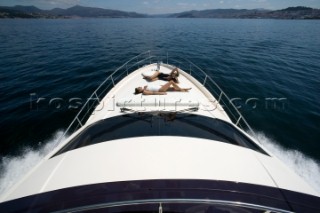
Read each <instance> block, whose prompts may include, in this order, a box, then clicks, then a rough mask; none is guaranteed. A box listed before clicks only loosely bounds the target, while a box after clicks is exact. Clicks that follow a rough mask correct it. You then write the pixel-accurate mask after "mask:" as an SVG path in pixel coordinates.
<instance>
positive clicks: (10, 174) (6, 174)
mask: <svg viewBox="0 0 320 213" xmlns="http://www.w3.org/2000/svg"><path fill="white" fill-rule="evenodd" d="M62 135H63V131H58V132H56V133H55V134H54V135H53V137H52V138H51V139H50V140H48V141H46V142H45V143H43V145H42V146H40V148H39V149H38V150H34V149H30V148H25V149H24V150H23V152H22V153H21V154H20V156H18V157H2V158H1V159H0V171H1V175H0V197H1V195H2V194H4V192H6V190H8V189H10V188H11V187H12V186H13V185H14V184H15V183H16V182H18V181H19V179H20V178H22V177H23V175H25V174H26V173H27V172H28V171H30V170H31V169H32V168H33V167H34V166H36V165H37V164H38V163H39V162H40V161H41V160H42V159H43V158H44V157H45V156H46V155H47V154H49V152H50V151H52V150H53V149H54V148H55V147H56V146H57V145H58V144H59V142H60V141H63V139H62V140H60V139H61V137H62Z"/></svg>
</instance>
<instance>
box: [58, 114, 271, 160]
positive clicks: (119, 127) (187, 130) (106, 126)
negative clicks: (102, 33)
mask: <svg viewBox="0 0 320 213" xmlns="http://www.w3.org/2000/svg"><path fill="white" fill-rule="evenodd" d="M145 136H182V137H195V138H205V139H210V140H215V141H220V142H225V143H230V144H234V145H239V146H243V147H247V148H250V149H254V150H256V151H259V152H261V153H264V154H266V153H265V152H264V151H263V150H262V149H261V148H260V147H258V146H257V145H256V144H255V143H254V142H252V141H251V140H250V139H249V138H248V137H246V136H245V135H244V134H243V133H241V132H240V131H239V130H237V129H236V128H235V127H234V126H232V125H231V124H229V123H227V122H225V121H222V120H219V119H214V118H210V117H206V116H200V115H194V114H189V113H176V112H175V113H159V112H154V113H150V112H148V113H130V114H124V115H120V116H116V117H111V118H108V119H105V120H101V121H98V122H96V123H94V124H92V125H90V126H88V127H87V128H86V129H85V130H83V131H82V132H81V133H80V134H79V135H77V136H76V137H75V138H73V139H72V140H71V141H70V142H69V143H68V144H67V145H66V146H65V147H63V148H62V149H61V150H60V151H59V152H58V153H56V154H55V156H56V155H58V154H61V153H63V152H66V151H69V150H72V149H77V148H80V147H84V146H88V145H92V144H96V143H101V142H105V141H110V140H115V139H121V138H130V137H145Z"/></svg>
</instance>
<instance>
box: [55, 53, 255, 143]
mask: <svg viewBox="0 0 320 213" xmlns="http://www.w3.org/2000/svg"><path fill="white" fill-rule="evenodd" d="M153 53H154V52H153V51H150V50H149V51H146V52H143V53H140V54H139V55H136V56H134V57H132V58H131V59H129V60H128V61H127V62H125V63H124V64H123V65H121V66H120V67H118V68H117V69H116V70H115V71H113V72H112V73H111V74H110V75H109V76H108V77H107V78H106V79H105V80H104V81H103V82H102V83H101V84H100V85H99V86H98V88H97V89H96V90H95V91H94V92H93V93H92V94H91V96H90V97H89V98H88V99H87V101H86V102H85V104H84V105H83V107H82V108H81V109H80V111H79V112H78V113H77V115H76V116H75V118H74V119H73V120H72V122H71V123H70V125H69V126H68V128H67V129H66V131H65V132H64V134H63V135H62V137H61V138H64V137H65V136H66V134H68V133H69V131H70V130H71V128H72V127H74V125H76V126H75V130H77V129H78V128H79V126H80V127H81V126H83V125H84V119H86V117H87V116H88V114H89V113H90V112H91V110H92V109H93V108H94V107H95V106H96V105H92V106H89V101H90V100H92V99H96V100H97V101H98V102H100V100H101V99H102V98H103V97H104V96H105V94H106V92H107V90H108V88H109V87H111V88H112V87H113V86H115V84H116V82H115V80H116V79H115V78H114V76H115V75H117V74H119V76H120V75H121V74H126V75H129V74H130V73H131V72H132V71H134V70H136V68H137V67H139V66H140V65H146V64H148V63H149V64H151V63H157V62H159V61H162V60H163V59H165V60H166V62H167V64H168V65H169V56H168V53H166V55H165V56H161V55H160V56H157V55H155V54H153ZM170 60H171V61H174V62H176V63H178V64H179V66H177V65H176V66H177V67H179V68H182V67H181V66H183V67H186V69H183V70H185V71H187V70H188V68H189V74H190V75H192V76H193V77H195V78H196V79H197V80H198V81H199V82H200V83H201V82H202V84H203V85H204V86H205V85H207V87H208V90H209V91H210V90H211V91H210V92H214V93H215V94H216V95H217V96H218V97H216V99H217V101H218V102H219V104H220V105H222V106H223V107H224V109H225V111H227V114H228V115H229V117H230V118H231V120H232V121H233V122H234V123H235V125H237V126H238V127H240V128H242V129H247V130H249V131H250V132H251V133H253V130H252V128H251V127H250V125H249V124H248V122H247V121H246V120H245V119H244V117H243V116H242V114H241V113H240V112H239V110H238V109H237V107H236V106H235V105H234V104H233V103H232V101H231V99H230V98H229V97H228V96H227V95H226V93H225V92H224V91H223V90H222V89H221V88H220V86H219V85H218V84H217V83H216V82H215V81H214V80H213V79H212V78H211V76H210V75H208V74H207V73H206V72H205V71H203V70H202V69H201V68H200V67H198V66H197V65H196V64H194V63H193V62H191V61H190V60H188V59H186V58H181V57H176V58H173V59H170ZM146 62H148V63H146ZM131 63H132V64H131ZM192 68H194V69H195V70H192ZM129 69H132V70H131V71H128V70H129ZM201 74H202V78H203V79H201V77H200V75H201ZM110 80H111V82H109V81H110ZM108 82H109V83H108ZM212 86H214V87H215V89H214V88H213V87H212ZM111 88H110V89H111ZM100 89H103V90H102V91H100V92H99V90H100ZM223 99H225V100H223ZM228 104H229V105H230V106H231V109H230V108H229V107H227V105H228ZM86 108H88V109H87V111H86V112H84V109H86ZM83 112H84V115H82V113H83ZM240 122H243V124H244V126H242V125H241V124H240Z"/></svg>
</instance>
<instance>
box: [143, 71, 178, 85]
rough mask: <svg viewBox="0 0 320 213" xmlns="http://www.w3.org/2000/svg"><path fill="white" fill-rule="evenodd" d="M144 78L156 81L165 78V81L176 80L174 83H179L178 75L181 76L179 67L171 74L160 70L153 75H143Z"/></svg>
mask: <svg viewBox="0 0 320 213" xmlns="http://www.w3.org/2000/svg"><path fill="white" fill-rule="evenodd" d="M142 76H143V78H144V79H146V80H147V81H156V80H163V81H174V83H177V84H178V83H179V81H178V77H179V70H178V68H174V69H173V70H172V71H171V72H170V74H165V73H162V72H160V71H156V72H155V73H154V74H153V75H151V76H146V75H143V74H142Z"/></svg>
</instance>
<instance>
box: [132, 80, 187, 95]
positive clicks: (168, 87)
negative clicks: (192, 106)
mask: <svg viewBox="0 0 320 213" xmlns="http://www.w3.org/2000/svg"><path fill="white" fill-rule="evenodd" d="M190 89H191V88H180V87H179V86H178V85H177V84H176V83H174V82H173V81H169V82H168V83H166V84H165V85H162V86H155V85H151V86H144V87H137V88H136V89H135V94H139V93H142V94H143V95H166V94H167V93H166V92H167V91H177V92H188V91H189V90H190Z"/></svg>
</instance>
